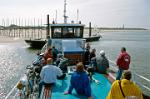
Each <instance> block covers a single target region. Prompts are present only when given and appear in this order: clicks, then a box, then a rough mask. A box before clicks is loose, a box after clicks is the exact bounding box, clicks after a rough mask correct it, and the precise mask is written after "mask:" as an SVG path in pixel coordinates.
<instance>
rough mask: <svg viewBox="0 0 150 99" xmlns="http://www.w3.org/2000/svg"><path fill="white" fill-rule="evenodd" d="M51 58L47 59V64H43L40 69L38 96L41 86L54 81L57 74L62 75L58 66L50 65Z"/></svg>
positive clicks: (51, 83)
mask: <svg viewBox="0 0 150 99" xmlns="http://www.w3.org/2000/svg"><path fill="white" fill-rule="evenodd" d="M52 63H53V59H52V58H48V59H47V65H46V66H44V67H43V68H42V70H41V73H40V77H41V81H40V83H39V97H40V94H41V91H42V86H43V85H46V84H50V85H53V84H55V83H56V80H57V76H62V75H63V74H62V71H61V69H60V68H58V67H56V66H54V65H52Z"/></svg>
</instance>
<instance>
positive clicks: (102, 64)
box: [96, 50, 109, 74]
mask: <svg viewBox="0 0 150 99" xmlns="http://www.w3.org/2000/svg"><path fill="white" fill-rule="evenodd" d="M108 68H109V61H108V59H107V58H106V56H105V52H104V50H101V51H100V57H97V58H96V71H97V72H99V73H102V74H106V73H107V69H108Z"/></svg>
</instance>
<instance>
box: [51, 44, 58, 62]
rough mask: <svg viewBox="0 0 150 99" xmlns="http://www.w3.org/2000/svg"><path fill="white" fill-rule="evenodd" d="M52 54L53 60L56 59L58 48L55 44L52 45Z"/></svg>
mask: <svg viewBox="0 0 150 99" xmlns="http://www.w3.org/2000/svg"><path fill="white" fill-rule="evenodd" d="M52 54H53V60H54V62H55V61H56V60H57V54H58V50H57V49H56V48H55V46H53V47H52Z"/></svg>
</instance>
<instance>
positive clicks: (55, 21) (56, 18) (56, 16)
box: [55, 10, 57, 23]
mask: <svg viewBox="0 0 150 99" xmlns="http://www.w3.org/2000/svg"><path fill="white" fill-rule="evenodd" d="M55 23H57V10H56V16H55Z"/></svg>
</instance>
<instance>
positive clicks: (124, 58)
mask: <svg viewBox="0 0 150 99" xmlns="http://www.w3.org/2000/svg"><path fill="white" fill-rule="evenodd" d="M130 61H131V57H130V55H129V54H128V53H127V52H126V48H125V47H122V48H121V53H120V55H119V57H118V58H117V61H116V64H117V66H118V72H117V77H116V80H120V78H121V76H122V72H123V71H124V70H128V69H129V65H130Z"/></svg>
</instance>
